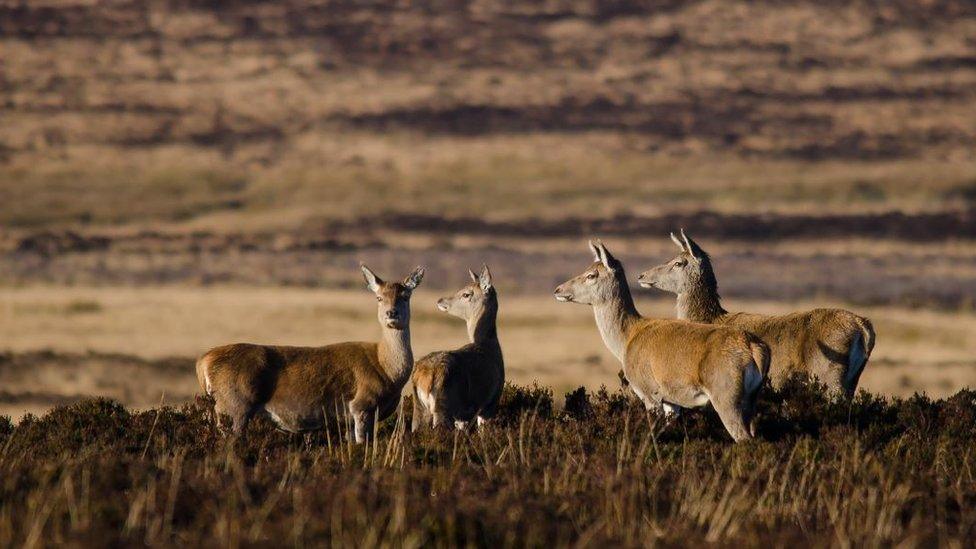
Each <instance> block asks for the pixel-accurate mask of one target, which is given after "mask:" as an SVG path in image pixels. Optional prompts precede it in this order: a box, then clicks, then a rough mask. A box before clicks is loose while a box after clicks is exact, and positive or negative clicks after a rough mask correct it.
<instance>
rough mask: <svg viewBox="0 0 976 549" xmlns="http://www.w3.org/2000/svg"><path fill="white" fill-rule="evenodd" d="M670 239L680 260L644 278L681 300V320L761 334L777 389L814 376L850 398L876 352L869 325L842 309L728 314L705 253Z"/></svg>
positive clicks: (684, 240)
mask: <svg viewBox="0 0 976 549" xmlns="http://www.w3.org/2000/svg"><path fill="white" fill-rule="evenodd" d="M671 239H672V240H673V241H674V243H675V244H677V245H678V248H679V249H680V250H681V251H680V252H679V253H678V255H677V257H675V258H674V259H672V260H671V261H668V262H667V263H665V264H663V265H659V266H657V267H654V268H652V269H648V270H647V271H644V272H643V273H641V274H640V276H639V277H638V279H637V280H638V282H639V283H640V285H641V286H642V287H644V288H657V289H660V290H664V291H666V292H671V293H674V294H677V296H678V299H677V301H678V304H677V309H678V318H681V319H685V320H690V321H692V322H706V323H709V324H720V325H724V326H733V327H736V328H741V329H743V330H747V331H749V332H751V333H753V334H756V335H757V336H759V338H760V339H762V340H763V341H765V342H766V344H767V345H769V347H770V350H771V351H772V353H773V355H772V363H771V366H770V375H769V377H770V382H771V383H772V385H773V387H779V386H781V385H782V384H783V382H784V381H786V380H787V379H789V378H790V377H792V376H794V375H797V374H801V375H807V376H813V377H814V378H816V379H817V380H819V381H820V382H822V383H824V384H825V385H826V386H827V387H828V389H830V390H831V391H832V392H835V393H838V394H844V395H846V396H847V397H852V396H853V395H854V391H855V390H856V389H857V382H858V379H859V378H860V377H861V372H862V371H864V366H865V364H867V362H868V358H869V357H870V356H871V350H872V349H874V328H873V327H872V325H871V321H870V320H868V319H866V318H864V317H861V316H858V315H856V314H854V313H851V312H850V311H845V310H843V309H814V310H812V311H805V312H798V313H792V314H788V315H782V316H768V315H759V314H749V313H730V312H728V311H726V310H725V309H724V308H723V307H722V303H721V300H720V298H719V295H718V282H717V281H716V279H715V272H714V271H713V270H712V262H711V259H710V258H709V256H708V254H707V253H705V250H703V249H702V248H701V246H699V245H698V244H697V243H696V242H695V241H694V240H692V239H690V238H688V237H687V236H686V235H685V232H684V230H682V231H681V240H678V238H677V237H676V236H674V233H672V234H671Z"/></svg>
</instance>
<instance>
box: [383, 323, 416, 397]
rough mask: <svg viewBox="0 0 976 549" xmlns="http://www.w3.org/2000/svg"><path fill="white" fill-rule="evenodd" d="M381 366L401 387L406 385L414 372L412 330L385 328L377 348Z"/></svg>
mask: <svg viewBox="0 0 976 549" xmlns="http://www.w3.org/2000/svg"><path fill="white" fill-rule="evenodd" d="M377 354H378V358H379V361H380V366H381V367H382V368H383V371H385V372H386V375H387V376H388V377H389V378H390V380H391V381H393V383H394V384H396V385H397V386H399V387H402V386H403V385H404V384H406V382H407V380H408V379H410V373H411V372H412V371H413V350H412V349H411V348H410V328H409V327H407V328H404V329H402V330H394V329H393V328H387V327H385V326H384V327H383V335H382V337H380V342H379V345H378V347H377Z"/></svg>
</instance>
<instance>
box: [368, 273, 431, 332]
mask: <svg viewBox="0 0 976 549" xmlns="http://www.w3.org/2000/svg"><path fill="white" fill-rule="evenodd" d="M361 268H362V270H363V278H365V279H366V287H367V288H369V291H371V292H373V294H375V295H376V308H377V311H376V316H377V319H378V320H379V322H380V326H383V327H384V328H390V329H393V330H403V329H405V328H406V327H407V326H409V325H410V296H411V294H413V290H414V289H415V288H416V287H417V286H419V285H420V281H421V280H423V279H424V268H423V267H417V268H416V269H414V271H413V272H412V273H410V274H409V275H407V277H406V278H404V279H403V282H384V281H383V280H382V279H381V278H380V277H378V276H376V274H375V273H373V271H371V270H370V269H369V267H367V266H366V265H361Z"/></svg>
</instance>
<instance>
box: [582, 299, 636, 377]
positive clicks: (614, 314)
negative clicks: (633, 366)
mask: <svg viewBox="0 0 976 549" xmlns="http://www.w3.org/2000/svg"><path fill="white" fill-rule="evenodd" d="M593 315H594V317H595V318H596V327H597V329H598V330H600V336H601V337H602V338H603V343H604V344H605V345H606V346H607V348H608V349H610V352H611V353H613V356H615V357H617V360H619V361H620V362H621V364H623V362H624V357H625V356H626V354H627V342H628V341H629V340H630V332H631V330H632V329H633V327H634V325H635V324H636V323H637V322H638V321H639V320H640V319H641V316H640V313H638V312H637V307H635V306H634V300H633V298H631V296H630V290H629V289H622V290H621V292H620V295H618V296H615V297H614V298H613V299H610V300H608V301H607V302H605V303H603V304H601V305H596V306H594V307H593Z"/></svg>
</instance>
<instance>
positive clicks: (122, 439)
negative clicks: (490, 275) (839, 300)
mask: <svg viewBox="0 0 976 549" xmlns="http://www.w3.org/2000/svg"><path fill="white" fill-rule="evenodd" d="M784 397H785V398H784ZM551 399H552V393H551V392H549V391H545V390H539V389H536V390H534V391H533V390H526V389H520V388H517V387H509V388H508V389H507V390H506V392H505V395H504V396H503V399H502V403H501V407H500V409H499V412H500V414H499V418H498V422H497V423H496V424H495V425H492V426H489V427H487V428H485V429H482V430H480V431H478V432H477V433H476V434H473V435H465V434H463V433H460V432H426V433H423V434H420V435H417V436H410V434H409V433H408V432H406V431H407V430H406V429H405V426H406V425H407V423H408V421H409V413H408V410H409V406H404V407H403V408H402V412H401V413H400V414H398V416H397V417H396V418H395V419H393V420H391V421H390V422H388V423H387V424H385V425H383V426H382V428H381V430H380V437H379V438H378V439H377V442H375V443H373V444H369V445H353V444H350V443H348V442H346V441H345V439H344V438H343V437H342V435H343V434H346V433H347V432H348V429H349V426H348V424H345V425H343V424H340V425H337V426H336V428H334V429H333V430H331V431H328V432H324V433H318V434H315V435H311V436H305V437H301V436H294V435H286V434H283V433H280V432H277V431H274V430H273V428H272V427H271V424H270V423H269V422H266V421H260V422H256V424H255V425H254V427H255V428H254V429H253V430H252V431H251V432H250V433H249V435H248V437H247V438H246V439H245V440H242V441H237V442H233V441H226V440H224V439H221V438H220V436H219V435H218V434H217V433H216V431H215V430H214V429H213V426H212V423H210V422H209V421H208V415H207V411H206V410H207V406H208V404H206V403H197V404H195V405H190V406H186V407H182V408H179V409H174V408H161V409H156V410H150V411H146V412H139V413H137V412H131V411H129V410H126V409H125V408H123V407H121V406H119V405H118V404H116V403H114V402H111V401H105V400H91V401H85V402H82V403H79V404H76V405H72V406H69V407H59V408H57V409H55V410H53V411H52V412H51V413H49V414H47V415H45V416H42V417H39V418H37V417H30V418H26V419H25V420H24V421H22V422H21V423H20V424H19V425H17V426H13V425H11V424H9V423H0V448H2V451H0V470H2V472H3V475H2V476H0V478H2V479H3V480H2V481H0V501H3V502H4V506H3V509H4V512H3V513H2V514H0V543H2V544H3V545H20V544H26V545H37V544H39V543H58V544H70V545H93V544H94V545H130V544H140V543H146V544H151V545H173V546H176V545H179V546H186V545H201V544H202V545H208V544H212V543H214V542H215V541H217V540H219V544H221V545H223V544H227V545H271V544H273V545H280V544H282V543H288V544H293V545H296V546H301V545H312V544H315V545H319V544H335V545H354V546H358V545H362V544H366V545H393V546H444V547H446V546H486V547H487V546H491V547H495V546H576V547H580V546H583V547H590V546H624V547H644V546H646V545H647V544H648V543H655V542H657V543H662V544H674V545H686V544H689V543H701V542H712V543H721V544H728V545H740V546H741V545H784V544H801V545H845V544H856V545H871V544H882V545H884V544H892V545H897V544H911V545H935V544H945V545H955V544H965V543H967V541H968V540H970V539H972V537H973V536H974V535H976V516H974V515H973V513H972V511H971V508H972V505H971V504H972V501H973V499H974V498H976V493H974V489H973V486H974V482H973V478H972V476H971V475H972V471H971V464H972V462H973V461H974V459H976V455H974V448H976V431H974V426H976V396H974V394H973V393H972V392H970V391H963V392H960V393H958V394H956V395H954V396H952V397H951V398H948V399H946V400H938V401H930V400H928V399H925V398H918V397H916V398H912V399H909V400H894V401H888V400H883V399H878V398H874V397H871V396H870V395H867V394H862V395H860V396H859V397H858V398H857V399H855V401H854V402H853V403H852V404H850V405H848V404H838V403H829V402H826V401H825V400H824V399H823V397H822V396H821V395H820V394H819V393H818V392H817V391H816V390H814V391H804V390H802V389H801V388H799V387H796V386H790V387H787V388H786V390H785V393H784V394H776V395H772V394H771V395H767V397H765V398H764V399H763V400H762V401H761V402H760V410H761V415H760V418H759V432H760V434H761V440H758V441H753V442H747V443H744V444H739V445H732V444H730V443H728V442H725V441H724V440H723V438H724V437H725V436H726V435H725V434H724V432H723V429H722V427H721V425H720V424H719V423H718V422H717V421H716V420H713V419H711V414H707V413H696V414H693V415H688V416H686V417H685V418H684V419H683V420H682V421H681V422H680V423H673V424H671V425H668V426H664V425H663V422H658V421H657V418H656V417H655V416H652V415H651V416H649V415H647V414H646V413H645V412H644V411H643V410H642V406H641V405H640V404H639V403H638V402H637V401H636V399H634V398H633V397H625V396H624V395H623V394H622V393H607V392H602V391H601V392H597V393H592V392H591V393H587V392H585V391H583V390H579V391H574V392H573V393H571V394H569V395H567V397H566V402H567V405H566V407H565V408H564V409H562V410H558V411H557V410H555V409H554V407H553V405H552V400H551ZM406 404H409V403H406ZM364 509H368V510H369V512H364ZM500 510H503V512H500Z"/></svg>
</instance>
